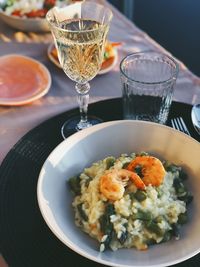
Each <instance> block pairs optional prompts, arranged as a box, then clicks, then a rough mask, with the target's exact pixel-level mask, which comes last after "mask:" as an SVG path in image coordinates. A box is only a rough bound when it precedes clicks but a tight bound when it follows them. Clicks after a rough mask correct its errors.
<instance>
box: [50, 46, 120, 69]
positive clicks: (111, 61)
mask: <svg viewBox="0 0 200 267" xmlns="http://www.w3.org/2000/svg"><path fill="white" fill-rule="evenodd" d="M113 52H114V56H112V57H110V58H108V59H107V60H105V61H104V62H103V64H102V66H101V70H100V71H99V73H98V74H104V73H107V72H109V71H110V70H112V69H113V68H114V67H115V65H116V64H117V60H118V57H117V49H116V48H115V47H114V48H113ZM47 54H48V57H49V59H50V60H51V61H52V62H53V63H54V64H55V65H56V66H57V67H59V68H61V65H60V63H59V60H58V56H57V51H56V48H55V46H54V44H50V45H49V47H48V51H47Z"/></svg>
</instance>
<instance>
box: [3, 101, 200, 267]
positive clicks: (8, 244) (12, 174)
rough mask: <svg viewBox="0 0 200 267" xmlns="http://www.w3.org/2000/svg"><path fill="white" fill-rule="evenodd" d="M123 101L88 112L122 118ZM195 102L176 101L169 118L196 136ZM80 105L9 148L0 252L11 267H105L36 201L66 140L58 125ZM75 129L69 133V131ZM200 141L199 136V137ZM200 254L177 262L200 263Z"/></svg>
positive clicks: (96, 106) (192, 266)
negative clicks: (51, 224) (44, 174)
mask: <svg viewBox="0 0 200 267" xmlns="http://www.w3.org/2000/svg"><path fill="white" fill-rule="evenodd" d="M121 106H122V103H121V99H118V98H117V99H111V100H106V101H101V102H97V103H94V104H91V105H90V106H89V113H90V114H92V115H95V116H97V117H100V118H101V119H103V120H104V121H110V120H118V119H122V108H121ZM190 111H191V106H190V105H186V104H181V103H176V102H173V104H172V107H171V111H170V115H169V120H170V118H171V117H174V116H180V115H181V116H182V117H183V118H184V120H185V121H186V123H187V126H188V128H189V129H190V131H191V133H192V134H193V137H195V138H197V139H198V138H199V137H198V135H197V134H196V132H195V130H194V129H193V127H192V123H191V121H190V116H188V114H190ZM73 114H76V115H77V114H78V109H74V110H72V111H68V112H65V113H62V114H61V115H58V116H56V117H54V118H51V119H49V120H48V121H46V122H44V123H42V124H41V125H39V126H38V127H36V128H34V129H33V130H31V131H30V132H29V133H27V134H26V135H25V136H24V137H22V138H21V139H20V140H19V141H18V143H17V144H16V145H15V146H14V147H13V148H12V149H11V150H10V152H9V153H8V154H7V156H6V158H5V159H4V161H3V163H2V165H1V167H0V252H1V253H2V254H3V256H4V258H5V259H6V261H7V262H8V264H9V266H10V267H64V266H69V264H71V263H73V265H74V266H80V267H81V266H83V267H86V266H87V267H90V266H91V267H94V266H95V267H97V266H99V267H100V266H102V265H99V264H98V263H96V262H92V261H90V260H88V259H86V258H84V257H82V256H80V255H78V254H76V253H75V252H73V251H72V250H70V249H69V248H67V247H66V246H65V245H64V244H63V243H62V242H61V241H59V240H58V239H57V238H56V237H55V236H54V235H53V233H52V232H51V231H50V229H49V228H48V226H47V225H46V223H45V222H44V220H43V218H42V216H41V213H40V210H39V207H38V203H37V194H36V189H37V180H38V175H39V172H40V169H41V167H42V165H43V163H44V161H45V160H46V158H47V157H48V155H49V154H50V152H51V151H52V150H53V149H54V148H55V147H56V146H57V145H58V144H59V143H60V142H61V141H62V140H63V139H62V136H61V133H60V129H61V126H62V124H63V123H64V121H65V120H66V119H67V118H69V117H71V116H72V115H73ZM70 134H72V132H71V133H70V132H69V135H70ZM199 141H200V140H199ZM199 262H200V255H197V256H195V257H193V258H192V259H190V260H187V261H185V262H183V263H180V264H178V265H176V266H179V267H186V266H187V267H197V266H199Z"/></svg>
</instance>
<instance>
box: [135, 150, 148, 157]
mask: <svg viewBox="0 0 200 267" xmlns="http://www.w3.org/2000/svg"><path fill="white" fill-rule="evenodd" d="M136 156H149V153H148V152H145V151H141V152H140V153H139V154H136Z"/></svg>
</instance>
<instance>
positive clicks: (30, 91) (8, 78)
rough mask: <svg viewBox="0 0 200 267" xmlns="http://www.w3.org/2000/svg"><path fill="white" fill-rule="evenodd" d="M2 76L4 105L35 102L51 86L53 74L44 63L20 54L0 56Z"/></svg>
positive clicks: (0, 85)
mask: <svg viewBox="0 0 200 267" xmlns="http://www.w3.org/2000/svg"><path fill="white" fill-rule="evenodd" d="M0 77H1V82H0V105H4V106H20V105H24V104H28V103H30V102H33V101H35V100H36V99H39V98H41V97H42V96H44V95H45V94H47V92H48V91H49V89H50V86H51V75H50V73H49V71H48V69H47V68H46V67H45V66H44V65H43V64H42V63H40V62H39V61H37V60H35V59H32V58H30V57H27V56H22V55H18V54H9V55H5V56H2V57H0Z"/></svg>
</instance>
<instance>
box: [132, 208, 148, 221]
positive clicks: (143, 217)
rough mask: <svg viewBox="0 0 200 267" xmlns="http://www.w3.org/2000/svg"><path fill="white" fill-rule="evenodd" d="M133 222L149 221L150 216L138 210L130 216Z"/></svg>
mask: <svg viewBox="0 0 200 267" xmlns="http://www.w3.org/2000/svg"><path fill="white" fill-rule="evenodd" d="M132 218H133V219H134V220H141V221H150V220H152V215H151V213H150V212H144V211H141V210H139V211H138V212H137V213H136V214H133V215H132Z"/></svg>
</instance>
